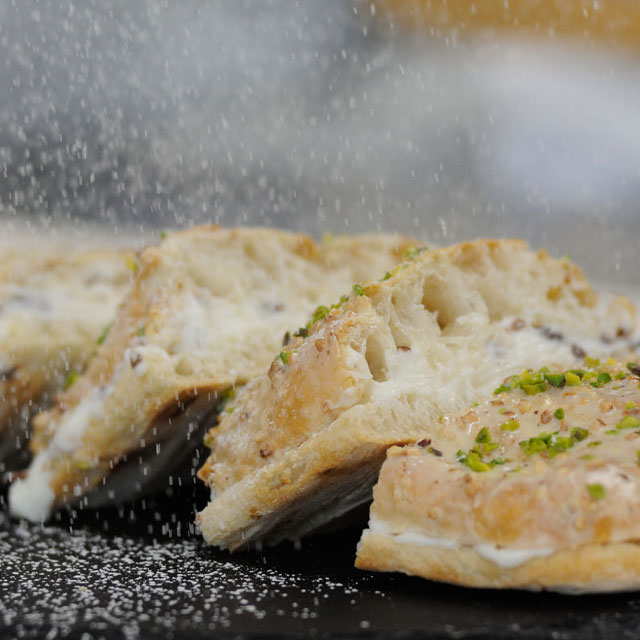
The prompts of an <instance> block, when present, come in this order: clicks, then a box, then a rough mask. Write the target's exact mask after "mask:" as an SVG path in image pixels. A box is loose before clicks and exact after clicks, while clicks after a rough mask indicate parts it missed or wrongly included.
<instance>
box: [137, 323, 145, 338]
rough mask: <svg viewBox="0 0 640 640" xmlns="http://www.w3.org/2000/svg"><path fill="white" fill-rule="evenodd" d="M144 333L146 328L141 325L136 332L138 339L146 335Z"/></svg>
mask: <svg viewBox="0 0 640 640" xmlns="http://www.w3.org/2000/svg"><path fill="white" fill-rule="evenodd" d="M144 331H145V327H144V325H143V324H141V325H140V326H139V327H138V330H137V331H136V335H137V336H138V338H141V337H142V336H143V335H144Z"/></svg>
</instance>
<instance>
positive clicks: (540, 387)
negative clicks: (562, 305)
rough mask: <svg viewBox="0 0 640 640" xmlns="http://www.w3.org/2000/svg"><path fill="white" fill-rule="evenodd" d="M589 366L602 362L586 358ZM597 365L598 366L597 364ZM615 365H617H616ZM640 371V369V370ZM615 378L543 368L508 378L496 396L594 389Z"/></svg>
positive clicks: (597, 372) (584, 372) (576, 370)
mask: <svg viewBox="0 0 640 640" xmlns="http://www.w3.org/2000/svg"><path fill="white" fill-rule="evenodd" d="M586 361H587V363H588V364H590V365H593V366H599V365H600V361H599V360H597V359H595V358H586ZM596 363H597V364H596ZM614 364H615V363H614ZM639 371H640V368H639ZM615 377H616V379H618V380H620V379H623V378H625V377H626V375H625V374H623V375H622V377H620V375H619V374H617V375H616V376H615ZM612 380H613V377H612V375H611V373H610V372H608V371H603V370H595V371H587V370H585V369H570V370H568V371H565V372H551V371H549V369H548V368H547V367H542V368H541V369H540V370H539V371H531V370H527V371H525V372H524V373H522V374H520V375H519V376H511V377H509V378H507V379H506V380H505V381H504V382H503V383H502V384H501V385H500V386H499V387H498V388H497V389H495V391H494V394H496V395H497V394H500V393H503V392H505V391H512V390H514V389H521V390H522V391H524V392H525V393H526V394H527V395H529V396H533V395H536V394H538V393H543V392H544V391H546V390H547V388H548V386H551V387H563V386H565V385H567V386H569V387H576V386H578V385H580V384H583V383H584V384H591V385H592V386H593V387H602V386H604V385H605V384H607V383H609V382H611V381H612Z"/></svg>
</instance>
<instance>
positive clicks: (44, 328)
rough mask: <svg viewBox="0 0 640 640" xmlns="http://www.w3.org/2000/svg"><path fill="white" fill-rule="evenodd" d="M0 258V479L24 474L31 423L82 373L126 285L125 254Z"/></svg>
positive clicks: (48, 250) (10, 254)
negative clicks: (18, 471)
mask: <svg viewBox="0 0 640 640" xmlns="http://www.w3.org/2000/svg"><path fill="white" fill-rule="evenodd" d="M31 249H32V248H31V247H30V248H27V247H26V246H24V247H22V248H18V247H13V248H4V249H3V250H2V251H1V252H0V471H6V470H9V469H16V468H18V467H19V466H21V465H22V466H24V464H26V462H27V459H26V457H25V455H24V453H25V451H26V443H27V441H28V436H29V429H28V425H29V418H30V417H31V416H32V415H33V414H34V413H35V412H36V411H37V408H38V407H39V406H40V407H41V406H43V405H44V404H46V403H47V402H48V401H49V400H50V399H51V395H52V394H53V393H54V392H55V391H57V390H58V389H60V388H61V387H62V386H63V385H64V384H65V382H66V381H67V380H71V379H72V377H71V378H70V376H74V375H77V373H78V372H80V371H82V370H83V369H84V367H85V366H86V363H87V362H88V360H89V358H90V357H91V355H92V354H93V353H94V352H95V351H96V341H97V339H98V338H99V336H100V333H101V332H102V330H103V328H104V327H105V325H106V324H107V323H108V322H109V321H111V320H112V318H113V316H114V314H115V311H116V308H117V305H118V303H119V302H120V299H121V298H122V297H123V295H124V293H125V291H126V289H127V288H128V286H129V284H130V281H131V270H130V269H128V268H127V266H126V261H127V258H131V257H132V256H133V252H132V251H127V250H115V249H114V250H108V249H95V250H78V249H70V248H69V247H62V246H60V247H57V246H46V247H45V246H41V247H38V250H37V252H35V253H34V252H33V251H32V250H31Z"/></svg>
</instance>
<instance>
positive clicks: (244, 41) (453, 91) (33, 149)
mask: <svg viewBox="0 0 640 640" xmlns="http://www.w3.org/2000/svg"><path fill="white" fill-rule="evenodd" d="M370 13H371V10H370V6H369V5H368V4H367V3H366V2H349V1H346V0H325V1H323V2H312V1H306V0H298V1H296V2H293V1H288V0H278V1H271V2H247V1H234V2H206V1H197V2H196V1H189V0H185V1H183V2H180V3H163V2H152V1H150V0H142V1H137V2H133V3H132V2H124V1H112V2H98V1H97V0H91V1H86V2H64V3H62V2H54V1H50V0H49V1H42V2H17V1H16V2H11V1H6V0H2V1H1V2H0V223H4V225H5V229H6V228H8V227H11V226H15V225H16V224H20V223H24V222H25V221H28V222H29V223H32V224H33V228H35V229H36V230H40V229H42V230H46V229H48V228H50V227H52V226H53V227H54V228H58V227H64V228H69V227H71V228H73V229H78V228H82V227H83V226H84V225H86V224H88V223H92V222H98V223H99V224H100V225H101V227H103V228H104V230H105V232H106V233H107V234H109V233H110V234H115V233H124V232H125V230H126V232H127V233H131V232H133V233H141V234H145V233H149V232H151V231H153V230H157V229H160V228H165V227H183V226H186V225H190V224H193V223H198V222H204V221H212V222H219V223H222V224H225V225H235V224H266V225H271V226H280V227H286V228H292V229H297V230H304V231H307V232H309V233H312V234H314V235H321V234H322V233H323V232H325V231H332V232H334V233H341V232H356V231H364V230H376V229H397V230H399V231H403V232H410V233H417V234H419V235H421V236H423V237H428V238H430V239H432V240H434V241H436V242H454V241H457V240H462V239H468V238H472V237H474V236H478V235H481V236H507V235H514V236H523V237H525V238H527V239H528V240H529V241H530V242H531V243H532V244H533V245H534V246H546V247H548V248H549V250H550V251H551V252H552V253H555V254H556V255H560V254H565V253H568V254H569V255H570V256H571V257H572V258H574V259H575V260H576V261H577V262H579V263H581V264H582V265H584V266H585V267H586V268H587V271H588V272H589V274H590V275H591V276H592V277H594V278H595V279H596V280H600V281H606V282H609V283H611V284H613V285H614V286H615V287H617V288H620V289H624V288H632V287H634V286H636V283H637V280H638V279H637V277H636V273H637V266H636V265H637V257H638V255H639V250H640V233H639V232H640V208H639V204H638V203H639V201H640V64H639V63H640V58H636V57H634V55H633V54H631V53H629V54H627V55H622V54H613V53H608V52H606V51H604V50H603V51H600V50H598V49H597V48H594V47H592V46H590V47H588V48H587V47H585V48H582V47H581V46H580V44H579V43H578V44H577V45H568V44H562V43H561V42H558V43H554V42H553V40H549V39H547V40H545V41H544V43H541V42H534V41H527V40H520V41H518V40H515V39H513V40H507V39H504V38H503V39H501V40H500V41H497V40H496V41H494V40H492V39H491V38H486V37H485V38H482V39H481V40H476V41H474V42H458V41H456V40H455V39H451V38H428V37H421V38H418V37H415V36H414V35H411V34H408V33H406V32H403V31H402V30H401V29H400V28H398V27H397V26H396V25H393V24H388V23H385V22H384V21H381V20H376V19H375V18H374V17H372V16H371V15H370ZM0 233H3V230H2V226H0Z"/></svg>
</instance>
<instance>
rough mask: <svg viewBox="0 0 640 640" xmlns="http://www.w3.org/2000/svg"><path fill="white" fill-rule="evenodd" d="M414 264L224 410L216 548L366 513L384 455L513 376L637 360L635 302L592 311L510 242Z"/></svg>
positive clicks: (206, 528) (582, 284) (314, 325)
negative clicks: (355, 511) (624, 357)
mask: <svg viewBox="0 0 640 640" xmlns="http://www.w3.org/2000/svg"><path fill="white" fill-rule="evenodd" d="M415 254H416V255H415V256H414V257H413V259H412V260H410V261H408V262H407V263H405V264H403V265H402V266H400V267H398V268H396V269H395V270H394V271H393V272H391V273H386V274H385V275H384V277H383V278H382V281H380V282H375V283H371V284H368V285H366V286H361V285H356V286H354V288H353V292H352V293H351V296H350V297H349V299H348V300H347V301H346V302H345V301H341V302H340V303H339V304H337V305H334V307H332V308H331V309H329V308H326V307H325V308H323V309H321V310H320V312H318V313H316V314H315V315H314V318H313V319H312V321H311V322H310V323H308V324H307V325H306V326H304V327H302V328H301V329H300V330H299V331H298V332H297V337H295V338H294V339H293V340H292V341H291V342H290V343H289V344H288V345H287V347H286V348H285V349H284V350H283V351H282V352H281V353H280V355H279V357H277V358H276V359H275V361H274V362H273V364H272V365H271V367H270V369H269V371H268V373H264V374H263V375H261V376H259V377H258V378H256V379H255V380H254V381H252V382H251V383H250V384H249V385H248V386H247V387H245V388H244V389H243V390H242V392H241V393H240V394H239V395H238V397H237V398H235V399H234V400H233V401H232V403H231V404H230V406H229V407H228V409H227V413H225V415H224V417H223V419H222V420H221V423H220V425H219V426H218V428H216V429H213V430H212V431H211V432H210V434H209V436H210V444H211V448H212V452H211V455H210V457H209V459H208V460H207V462H206V464H205V465H204V466H203V468H202V469H201V470H200V473H199V475H200V478H201V479H202V480H204V481H205V482H206V483H207V484H208V485H209V486H210V488H211V502H210V503H209V505H208V506H207V507H206V508H205V509H204V510H203V511H202V512H201V513H200V514H199V521H200V524H201V528H202V532H203V534H204V537H205V539H206V540H207V541H208V542H209V543H211V544H214V545H218V546H221V547H228V548H230V549H235V548H238V547H240V546H241V545H243V544H249V543H252V542H258V541H263V542H266V543H275V542H277V541H279V540H281V539H283V538H296V537H298V536H300V535H303V534H305V533H306V532H308V531H310V530H312V529H314V528H315V527H317V526H318V525H319V524H322V523H324V522H325V521H327V520H329V519H330V518H333V517H336V516H339V515H341V514H343V513H344V512H346V511H348V510H350V509H351V508H353V507H354V506H355V505H357V504H359V503H362V502H363V501H366V500H367V499H369V498H370V495H371V487H372V486H373V484H374V482H375V479H376V477H377V475H378V471H379V468H380V465H381V464H382V461H383V460H384V457H385V454H386V449H387V448H388V447H390V446H391V445H393V444H398V443H407V442H412V441H414V442H415V441H416V440H420V439H422V438H423V437H424V434H425V432H429V430H430V429H432V428H433V424H434V422H435V421H437V418H438V416H440V415H441V414H442V413H446V412H449V411H452V410H454V409H457V408H460V407H462V406H464V405H465V404H466V403H468V402H470V401H473V400H474V399H475V398H476V397H481V396H482V395H483V394H486V393H488V392H490V391H491V390H492V389H493V388H494V387H495V386H496V384H497V383H499V381H500V380H502V378H503V377H504V376H505V375H507V374H508V373H509V372H511V371H512V370H513V369H514V368H525V367H531V368H538V367H541V366H542V365H543V364H545V363H546V362H549V361H553V362H558V363H560V364H563V365H567V366H568V365H572V364H574V365H577V363H580V362H582V360H583V358H584V356H585V354H586V353H589V354H593V356H594V357H600V356H603V355H608V354H611V353H615V352H617V351H625V350H627V349H629V348H630V335H631V334H632V332H633V331H635V322H636V320H635V309H634V308H633V306H632V305H631V303H630V302H629V301H627V300H625V299H613V300H611V302H610V303H607V304H604V303H600V302H598V297H597V295H596V294H595V293H594V292H593V291H592V289H591V288H590V286H589V284H588V282H587V281H586V279H585V277H584V275H583V273H582V271H581V270H580V269H579V268H578V267H576V266H575V265H573V264H571V263H570V262H569V261H567V260H557V259H553V258H551V257H549V256H548V255H547V254H546V253H545V252H544V251H540V252H538V253H535V252H532V251H530V250H529V249H528V248H527V246H526V244H525V243H524V242H521V241H517V240H504V241H496V240H478V241H475V242H471V243H465V244H460V245H455V246H452V247H449V248H443V249H437V250H433V251H425V252H415ZM436 424H437V422H436ZM441 428H444V427H441Z"/></svg>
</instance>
